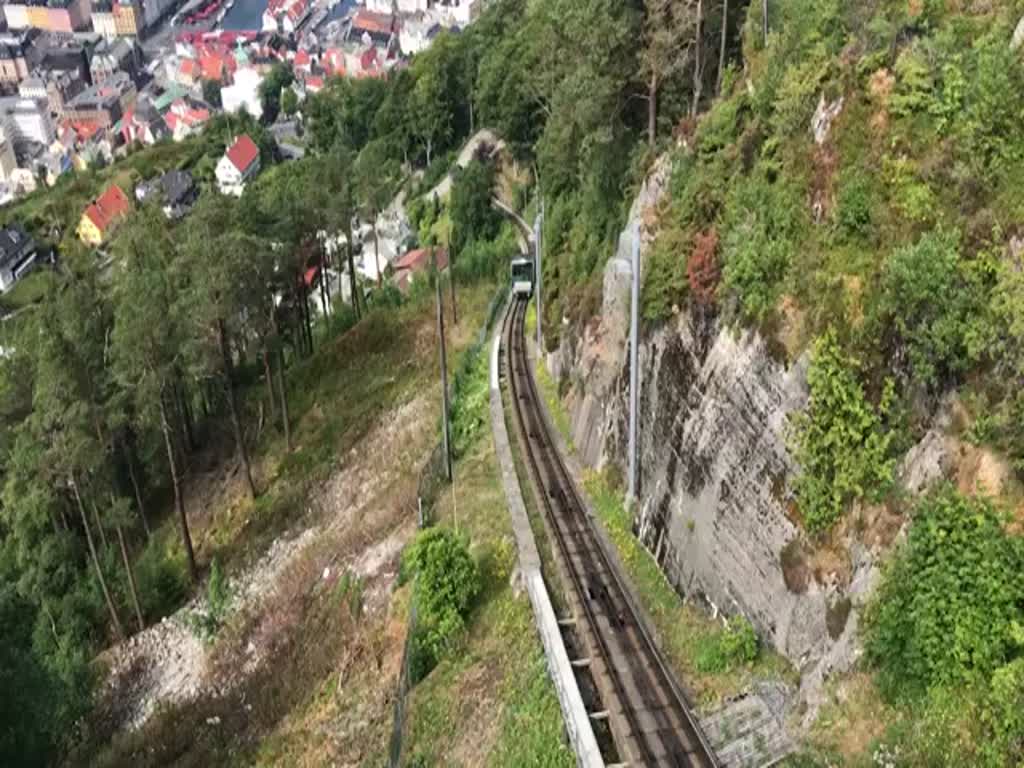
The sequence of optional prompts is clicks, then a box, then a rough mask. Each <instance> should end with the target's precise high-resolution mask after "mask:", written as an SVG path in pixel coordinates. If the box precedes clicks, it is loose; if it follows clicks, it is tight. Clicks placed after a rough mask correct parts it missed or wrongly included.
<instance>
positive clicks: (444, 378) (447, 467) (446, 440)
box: [436, 276, 452, 482]
mask: <svg viewBox="0 0 1024 768" xmlns="http://www.w3.org/2000/svg"><path fill="white" fill-rule="evenodd" d="M436 286H437V333H438V336H439V337H440V340H441V417H442V422H443V423H442V427H443V430H444V434H443V436H442V442H443V444H444V471H445V478H446V479H447V480H448V481H449V482H450V481H451V479H452V446H451V435H452V432H451V426H450V425H449V423H448V418H449V415H448V408H449V403H448V354H447V351H446V350H445V342H444V302H443V301H442V300H441V278H440V276H438V277H437V282H436Z"/></svg>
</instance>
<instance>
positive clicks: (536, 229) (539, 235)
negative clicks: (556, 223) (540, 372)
mask: <svg viewBox="0 0 1024 768" xmlns="http://www.w3.org/2000/svg"><path fill="white" fill-rule="evenodd" d="M543 237H544V198H543V197H542V198H541V199H540V213H538V214H537V218H536V220H534V222H533V251H534V254H535V258H534V262H535V264H534V269H535V272H536V273H535V274H534V279H533V285H534V293H535V294H536V296H537V354H538V355H543V354H544V342H543V338H544V337H543V334H542V333H541V328H540V326H541V319H542V318H543V316H544V312H543V311H542V310H543V305H542V304H541V301H540V288H541V281H542V279H543V277H542V275H543V270H542V269H541V254H542V252H543V250H544V248H543V242H542V239H543Z"/></svg>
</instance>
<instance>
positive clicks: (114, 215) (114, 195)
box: [77, 184, 131, 246]
mask: <svg viewBox="0 0 1024 768" xmlns="http://www.w3.org/2000/svg"><path fill="white" fill-rule="evenodd" d="M130 210H131V201H129V200H128V196H127V195H126V194H125V193H124V192H122V191H121V188H120V187H119V186H117V185H116V184H112V185H110V186H109V187H107V189H106V191H104V193H103V194H102V195H100V196H99V197H98V198H96V200H95V201H93V202H92V203H90V204H89V206H88V207H87V208H86V209H85V211H84V212H83V213H82V219H81V221H80V222H79V223H78V229H77V234H78V238H79V239H80V240H81V241H82V242H83V243H86V244H87V245H92V246H99V245H102V244H103V242H104V241H105V240H106V239H107V238H108V237H109V236H110V234H111V233H112V232H113V231H114V229H115V227H116V226H117V225H118V223H120V221H121V220H122V219H124V218H125V217H126V216H127V215H128V212H129V211H130Z"/></svg>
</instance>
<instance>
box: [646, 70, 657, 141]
mask: <svg viewBox="0 0 1024 768" xmlns="http://www.w3.org/2000/svg"><path fill="white" fill-rule="evenodd" d="M657 138H658V75H657V74H656V73H654V72H652V73H651V81H650V82H649V83H648V84H647V145H648V146H650V147H653V146H654V142H655V140H656V139H657Z"/></svg>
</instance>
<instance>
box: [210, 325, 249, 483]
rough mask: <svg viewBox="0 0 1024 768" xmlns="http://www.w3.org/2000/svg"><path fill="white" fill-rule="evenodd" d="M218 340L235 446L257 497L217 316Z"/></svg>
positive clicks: (228, 354) (224, 331) (225, 339)
mask: <svg viewBox="0 0 1024 768" xmlns="http://www.w3.org/2000/svg"><path fill="white" fill-rule="evenodd" d="M217 341H218V343H219V344H220V357H221V363H222V364H223V366H224V394H226V395H227V397H228V409H229V411H230V412H231V428H232V429H233V430H234V432H235V448H236V449H237V450H238V457H239V458H240V459H241V460H242V469H243V470H244V471H245V481H246V483H247V484H248V485H249V498H251V499H253V500H255V499H256V484H255V483H254V482H253V481H252V467H251V466H250V464H249V452H248V451H247V450H246V449H245V435H244V434H243V433H242V420H241V419H240V418H239V416H238V397H237V396H236V394H235V376H234V372H233V366H232V364H231V352H230V350H229V349H228V333H227V329H226V328H225V327H224V321H223V320H222V319H220V318H217Z"/></svg>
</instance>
